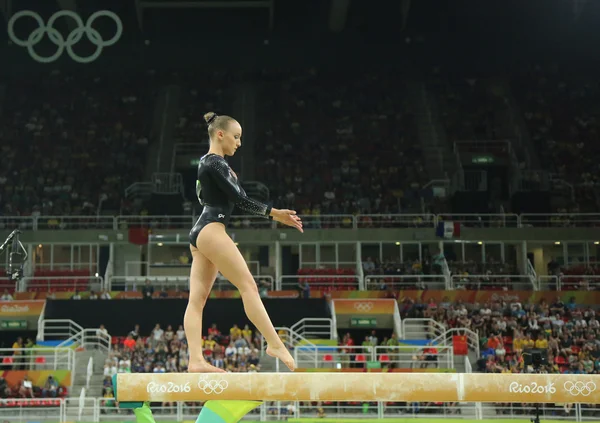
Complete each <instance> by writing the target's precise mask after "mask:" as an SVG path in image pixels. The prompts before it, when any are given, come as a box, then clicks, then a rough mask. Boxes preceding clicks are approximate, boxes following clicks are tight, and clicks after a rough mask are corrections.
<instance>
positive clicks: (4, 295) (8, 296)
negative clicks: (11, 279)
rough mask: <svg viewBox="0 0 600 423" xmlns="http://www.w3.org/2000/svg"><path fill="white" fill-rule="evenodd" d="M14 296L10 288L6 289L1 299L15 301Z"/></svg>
mask: <svg viewBox="0 0 600 423" xmlns="http://www.w3.org/2000/svg"><path fill="white" fill-rule="evenodd" d="M13 300H14V298H13V296H12V295H11V294H10V292H9V291H8V289H5V290H4V294H2V296H1V297H0V301H13Z"/></svg>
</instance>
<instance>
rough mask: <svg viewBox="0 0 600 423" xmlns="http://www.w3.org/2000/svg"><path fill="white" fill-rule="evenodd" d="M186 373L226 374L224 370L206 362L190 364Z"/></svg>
mask: <svg viewBox="0 0 600 423" xmlns="http://www.w3.org/2000/svg"><path fill="white" fill-rule="evenodd" d="M188 373H227V372H226V371H225V370H223V369H220V368H218V367H215V366H213V365H212V364H208V363H207V362H206V361H204V360H202V361H198V362H195V363H192V362H190V364H189V365H188Z"/></svg>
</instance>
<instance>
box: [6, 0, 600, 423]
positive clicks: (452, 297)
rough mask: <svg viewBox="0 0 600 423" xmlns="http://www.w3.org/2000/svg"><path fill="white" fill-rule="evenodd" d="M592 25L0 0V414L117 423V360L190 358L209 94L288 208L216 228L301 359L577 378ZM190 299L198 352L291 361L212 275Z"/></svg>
mask: <svg viewBox="0 0 600 423" xmlns="http://www.w3.org/2000/svg"><path fill="white" fill-rule="evenodd" d="M599 20H600V2H598V1H595V0H587V1H586V0H543V1H542V0H528V1H526V2H522V1H503V2H491V1H487V2H480V1H470V0H464V1H459V0H453V1H450V0H446V1H445V0H436V1H434V0H418V1H414V0H395V1H387V0H380V1H375V2H360V1H358V0H305V1H302V2H298V1H284V0H236V1H233V0H218V1H216V0H215V1H208V0H207V1H205V0H190V1H172V0H168V1H167V0H164V1H158V0H133V1H131V0H119V1H116V0H102V1H98V0H18V1H16V0H13V1H11V0H0V21H1V22H2V24H1V25H2V26H3V27H4V28H6V30H2V31H0V64H1V66H0V163H1V165H0V236H1V237H2V239H5V238H6V237H8V238H7V241H8V243H7V245H6V248H5V250H4V252H3V255H2V256H0V259H1V260H2V262H1V263H2V264H1V265H0V266H1V267H2V268H3V273H2V274H3V275H4V271H6V277H3V278H1V279H0V291H2V292H3V295H2V297H1V298H0V300H1V301H0V343H1V344H2V348H0V359H1V361H2V363H1V366H2V377H0V396H1V397H2V399H1V400H0V419H2V420H6V421H11V422H13V421H15V422H16V421H22V422H26V421H27V422H29V421H45V422H54V423H56V422H66V421H69V422H74V421H78V422H95V423H96V422H104V421H118V422H122V421H132V419H133V414H131V413H129V412H128V410H119V409H118V408H116V406H115V401H114V392H113V387H112V382H111V380H110V376H112V375H113V374H115V373H119V372H120V373H123V372H184V371H186V369H187V364H188V353H187V344H186V339H185V333H184V331H183V329H182V328H181V326H180V325H181V324H182V323H183V313H184V311H185V307H186V298H187V295H188V292H187V291H188V286H189V269H190V263H191V255H190V253H189V245H188V232H189V230H190V229H191V227H192V226H193V224H194V222H195V220H196V219H197V217H198V215H199V213H200V212H201V206H200V205H199V203H198V201H197V198H196V196H195V180H196V171H197V165H198V160H199V158H200V157H201V156H202V155H203V154H205V153H206V152H207V150H208V135H207V132H206V125H205V123H204V120H203V114H204V113H206V112H208V111H215V112H217V113H219V114H227V115H231V116H233V117H234V118H236V119H237V120H238V121H239V122H240V123H241V125H242V126H243V133H244V137H243V142H242V144H243V148H242V149H241V150H240V151H239V152H238V154H237V155H236V156H235V157H232V158H230V159H229V163H230V165H231V166H232V168H233V169H234V170H235V171H236V173H237V174H238V175H239V177H240V179H241V180H242V183H243V186H244V188H245V190H246V191H247V192H248V194H249V195H250V196H251V197H253V198H256V199H258V200H261V201H264V202H272V203H273V205H274V206H275V207H280V208H292V209H295V210H297V211H298V213H299V214H300V215H301V216H302V219H303V221H304V225H305V233H304V234H300V233H297V232H293V231H292V230H290V229H286V228H283V227H279V226H277V225H276V224H274V223H273V222H270V221H267V220H264V219H261V218H257V217H255V216H245V215H243V213H242V212H240V211H236V212H235V216H234V218H232V221H231V225H230V228H229V233H230V235H231V237H232V238H233V239H234V241H235V242H236V243H237V245H238V247H239V249H240V251H241V252H242V254H243V255H244V257H245V259H246V261H247V263H248V266H249V268H250V270H251V273H252V275H253V276H254V278H255V280H256V283H257V286H258V289H259V290H260V292H261V295H262V296H263V298H264V301H265V304H266V307H267V309H268V311H269V313H270V315H271V317H272V320H273V322H274V324H275V325H276V326H277V328H278V330H279V332H280V335H281V337H282V338H283V339H284V340H285V342H286V345H287V346H288V347H289V348H290V349H291V350H292V353H293V355H294V357H295V358H296V361H297V363H298V366H299V367H300V371H323V369H328V371H353V372H356V371H358V372H367V371H397V372H450V373H452V372H466V373H469V372H489V373H522V372H550V373H566V374H596V373H598V371H599V370H600V345H599V341H598V336H597V335H598V334H599V333H598V332H599V329H600V323H599V322H598V319H597V307H598V304H600V292H599V291H598V288H599V287H600V275H598V272H599V271H600V269H599V268H598V263H597V260H598V256H599V252H600V251H599V246H600V229H599V227H600V212H599V205H600V202H599V201H600V196H599V192H600V191H599V188H600V186H599V184H598V183H599V176H598V175H599V172H598V171H599V159H600V139H599V133H598V131H599V129H600V122H599V121H598V117H599V116H598V115H599V112H600V103H599V100H600V85H599V82H600V77H599V76H598V70H599V68H600V66H599V65H600V63H598V60H597V51H598V50H599V49H600V35H598V30H597V27H598V21H599ZM14 230H17V232H13V231H14ZM20 246H22V248H20ZM204 321H205V329H204V330H205V333H204V334H203V335H204V336H205V338H206V341H205V346H204V347H205V356H206V357H207V359H209V360H211V361H212V362H213V363H214V364H215V365H216V366H220V367H222V368H224V369H226V370H228V371H231V372H256V371H263V372H264V371H268V372H273V371H284V370H285V369H283V366H279V363H278V362H276V361H274V360H273V359H271V358H270V357H268V356H267V355H265V354H264V342H263V340H262V337H261V336H260V333H257V331H256V330H255V328H254V327H253V326H252V325H251V324H250V322H249V321H248V320H247V318H246V316H245V314H244V312H243V307H242V304H241V301H240V299H239V294H238V292H237V291H236V290H235V289H233V286H232V285H231V284H230V283H229V282H228V281H227V280H226V279H224V278H223V277H222V276H220V275H219V276H218V279H217V281H216V283H215V288H214V290H213V293H212V294H211V299H210V300H209V301H208V303H207V307H206V310H205V320H204ZM153 406H154V407H153V409H154V410H155V414H156V416H157V419H160V420H163V421H171V422H173V421H187V420H189V421H193V420H195V419H196V416H197V414H198V412H199V411H200V409H201V406H202V404H201V403H183V402H180V403H163V404H153ZM534 408H535V404H520V403H519V404H505V403H502V404H499V403H498V404H497V403H484V404H470V403H462V404H453V403H442V402H436V401H427V402H420V403H402V402H394V403H361V402H353V403H347V402H323V403H322V402H277V403H265V404H264V405H263V406H262V407H260V408H259V409H257V410H256V411H255V412H253V413H251V414H250V415H249V416H247V418H248V419H253V420H261V421H267V420H287V419H305V420H303V421H308V420H310V419H315V418H324V417H332V418H336V419H348V418H361V419H365V421H367V420H378V419H388V420H390V423H392V421H391V420H393V421H394V423H399V422H400V421H402V422H404V421H405V419H412V418H423V417H426V418H428V419H429V420H430V421H436V420H435V419H437V418H444V419H446V420H448V418H450V419H462V420H465V419H467V420H482V419H484V420H487V419H496V418H503V419H519V418H520V419H528V418H529V417H530V416H531V415H533V413H534ZM540 413H541V414H542V418H546V419H566V420H573V421H595V420H598V418H600V417H599V416H598V409H597V407H596V406H595V405H593V404H590V405H586V404H576V405H571V404H544V405H543V406H542V407H541V408H540Z"/></svg>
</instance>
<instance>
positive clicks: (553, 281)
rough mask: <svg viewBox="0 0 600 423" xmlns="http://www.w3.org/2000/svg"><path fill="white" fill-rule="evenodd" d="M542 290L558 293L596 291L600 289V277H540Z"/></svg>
mask: <svg viewBox="0 0 600 423" xmlns="http://www.w3.org/2000/svg"><path fill="white" fill-rule="evenodd" d="M538 280H539V284H540V289H552V290H557V291H595V290H598V288H600V275H562V276H560V277H557V276H540V277H539V278H538Z"/></svg>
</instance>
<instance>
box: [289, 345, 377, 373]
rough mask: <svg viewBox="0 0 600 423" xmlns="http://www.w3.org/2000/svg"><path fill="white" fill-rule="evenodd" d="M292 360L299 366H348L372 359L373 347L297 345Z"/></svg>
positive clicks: (364, 362)
mask: <svg viewBox="0 0 600 423" xmlns="http://www.w3.org/2000/svg"><path fill="white" fill-rule="evenodd" d="M294 360H295V361H296V366H298V367H299V368H323V367H330V368H334V367H336V366H339V367H342V368H348V367H353V366H355V365H356V364H357V363H361V364H362V365H366V363H367V361H374V360H375V347H372V346H368V347H362V346H357V347H355V346H352V347H346V346H319V345H311V346H308V345H298V346H296V348H295V349H294Z"/></svg>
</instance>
